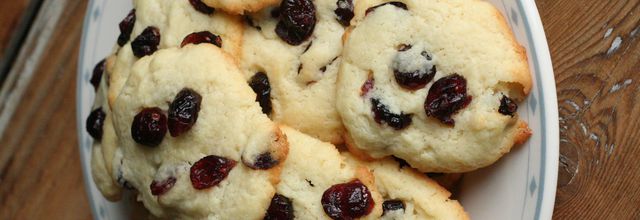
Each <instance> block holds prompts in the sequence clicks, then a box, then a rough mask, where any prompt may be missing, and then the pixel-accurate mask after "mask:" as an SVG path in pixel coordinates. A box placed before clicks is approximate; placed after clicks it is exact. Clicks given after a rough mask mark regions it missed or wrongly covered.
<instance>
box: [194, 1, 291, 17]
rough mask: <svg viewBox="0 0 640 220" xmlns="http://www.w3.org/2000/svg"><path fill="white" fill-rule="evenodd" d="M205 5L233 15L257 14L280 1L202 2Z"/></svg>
mask: <svg viewBox="0 0 640 220" xmlns="http://www.w3.org/2000/svg"><path fill="white" fill-rule="evenodd" d="M202 2H204V3H205V4H207V5H209V6H211V7H213V8H217V9H220V10H223V11H227V12H229V13H232V14H240V15H241V14H244V13H247V12H256V11H259V10H260V9H263V8H265V7H267V6H270V5H274V4H278V3H279V2H280V1H279V0H202Z"/></svg>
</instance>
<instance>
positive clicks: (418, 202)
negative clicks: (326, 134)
mask: <svg viewBox="0 0 640 220" xmlns="http://www.w3.org/2000/svg"><path fill="white" fill-rule="evenodd" d="M343 156H344V157H345V158H346V161H348V162H349V163H350V164H354V165H358V166H366V167H368V168H369V170H370V171H371V172H372V173H373V176H374V177H375V179H376V187H377V189H378V190H379V192H380V194H381V195H382V198H383V199H384V200H385V201H387V202H392V201H393V202H396V204H397V203H398V202H400V203H402V204H404V209H395V210H386V211H385V212H384V215H383V216H382V217H381V218H380V219H384V220H392V219H393V220H401V219H402V220H413V219H415V220H418V219H433V220H438V219H448V220H454V219H461V220H462V219H469V216H468V215H467V213H466V212H465V211H464V209H463V208H462V206H461V205H460V203H458V201H456V200H452V199H450V198H449V197H450V196H451V193H449V192H448V191H447V190H446V189H445V188H443V187H441V186H439V185H438V183H436V182H435V181H433V180H431V179H429V178H427V177H426V175H425V174H422V173H419V172H417V171H416V170H414V169H412V168H410V167H407V166H401V165H400V164H399V163H398V162H396V161H394V160H392V159H382V160H378V161H375V162H365V161H362V160H359V159H357V158H356V157H353V156H352V155H350V154H348V153H343Z"/></svg>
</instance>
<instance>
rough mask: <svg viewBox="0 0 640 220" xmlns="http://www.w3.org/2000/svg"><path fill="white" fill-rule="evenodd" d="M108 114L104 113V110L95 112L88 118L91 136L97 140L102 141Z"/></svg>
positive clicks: (88, 129) (87, 126) (87, 125)
mask: <svg viewBox="0 0 640 220" xmlns="http://www.w3.org/2000/svg"><path fill="white" fill-rule="evenodd" d="M106 117H107V114H106V113H104V111H102V108H98V109H96V110H93V111H92V112H91V114H89V117H87V123H86V128H87V132H89V135H91V137H93V139H96V140H98V141H99V140H102V126H103V125H104V119H105V118H106Z"/></svg>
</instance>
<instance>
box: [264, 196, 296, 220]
mask: <svg viewBox="0 0 640 220" xmlns="http://www.w3.org/2000/svg"><path fill="white" fill-rule="evenodd" d="M294 218H295V216H294V215H293V204H291V199H289V198H287V197H285V196H283V195H280V194H276V195H274V196H273V198H272V199H271V204H270V205H269V209H267V214H266V215H265V216H264V220H291V219H294Z"/></svg>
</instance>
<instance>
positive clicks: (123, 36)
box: [118, 9, 136, 47]
mask: <svg viewBox="0 0 640 220" xmlns="http://www.w3.org/2000/svg"><path fill="white" fill-rule="evenodd" d="M135 23H136V9H131V11H130V12H129V14H128V15H127V17H124V19H122V21H121V22H120V24H119V25H118V27H119V28H120V36H118V45H120V46H121V47H122V46H124V45H125V44H127V42H129V39H130V38H131V32H132V31H133V25H134V24H135Z"/></svg>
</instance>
